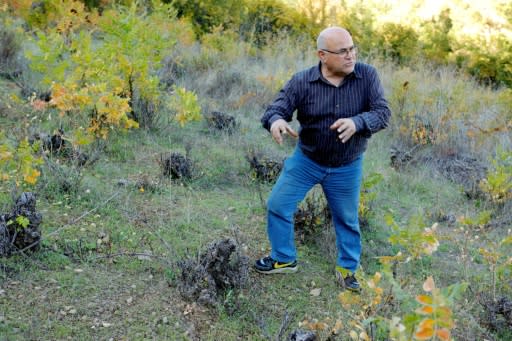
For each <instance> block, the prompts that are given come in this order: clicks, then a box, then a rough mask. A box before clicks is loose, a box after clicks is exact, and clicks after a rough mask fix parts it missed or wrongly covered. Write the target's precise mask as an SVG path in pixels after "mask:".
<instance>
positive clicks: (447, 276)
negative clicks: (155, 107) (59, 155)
mask: <svg viewBox="0 0 512 341" xmlns="http://www.w3.org/2000/svg"><path fill="white" fill-rule="evenodd" d="M246 62H247V61H246ZM300 62H301V61H297V63H300ZM302 62H304V61H302ZM247 63H248V62H247ZM258 63H263V64H258V65H255V66H253V68H252V69H251V70H250V71H251V72H254V70H258V69H259V68H263V69H265V66H268V65H267V64H269V63H271V60H268V61H263V62H258ZM265 63H267V64H265ZM279 63H281V64H282V63H284V62H283V61H282V60H281V59H279ZM241 64H243V63H241ZM281 64H280V65H281ZM237 67H238V68H241V66H240V65H238V64H237ZM267 69H268V68H267ZM212 72H215V70H212ZM404 72H405V74H406V75H407V74H408V72H411V71H410V70H406V71H404ZM384 73H386V74H388V75H389V74H392V72H391V71H389V70H388V69H387V68H384ZM418 77H420V76H418ZM391 78H392V77H391V76H390V77H388V81H387V82H389V79H391ZM182 81H183V82H185V81H186V82H189V83H191V84H190V85H192V86H194V84H195V82H197V83H198V84H199V83H200V81H201V79H200V78H197V79H196V78H193V77H191V79H187V80H182ZM252 81H253V83H250V84H251V86H254V87H255V88H257V87H258V86H257V84H256V82H255V81H254V80H252ZM427 81H431V82H432V79H429V80H427ZM197 87H198V88H200V87H199V85H197ZM388 90H390V89H388ZM12 91H14V90H13V89H12V88H11V87H10V86H9V83H7V82H5V81H3V80H1V81H0V92H1V95H2V98H4V97H5V98H8V96H9V94H10V93H11V92H12ZM265 91H268V89H267V90H265ZM468 91H469V90H468ZM265 94H266V92H265ZM467 96H468V97H470V95H467ZM260 100H261V99H260V98H258V97H256V98H255V100H254V102H252V103H250V104H248V106H247V107H242V108H240V109H238V110H237V111H235V112H230V114H234V115H235V116H236V117H237V119H238V120H239V121H240V122H241V126H240V129H239V131H237V132H235V133H234V134H232V135H229V134H225V133H212V132H210V131H209V130H208V129H207V127H206V126H205V122H198V123H192V124H189V125H187V126H185V127H184V128H180V127H179V126H177V125H175V124H172V125H170V126H165V127H161V129H158V130H151V131H148V130H134V131H130V132H128V133H119V134H117V133H116V134H112V135H111V137H110V138H109V139H108V140H107V141H105V142H104V146H103V147H101V148H100V147H99V146H95V147H92V146H91V147H89V148H90V149H87V148H86V149H85V151H86V152H90V153H95V152H96V153H98V156H99V159H98V160H97V161H96V162H95V163H93V164H92V165H90V166H88V167H86V168H84V169H83V170H82V173H80V178H79V179H78V180H80V181H77V182H76V186H75V187H73V188H72V189H73V190H72V191H70V192H65V191H60V190H58V187H56V184H58V183H59V181H62V178H63V176H62V175H59V174H56V173H54V172H51V171H49V170H48V169H47V168H45V167H46V166H43V175H42V176H41V179H40V181H41V187H38V188H37V190H38V191H39V192H38V194H39V196H38V203H37V208H38V210H39V211H40V212H41V213H42V214H43V217H44V219H43V224H42V233H43V238H44V239H43V242H42V247H41V250H39V251H38V252H36V253H33V254H32V253H28V254H26V255H25V256H23V255H16V256H13V257H10V258H3V259H2V267H1V268H0V269H1V270H0V289H1V291H0V306H1V307H2V310H1V311H0V339H2V340H3V339H5V340H26V339H36V340H39V339H41V340H68V339H72V340H91V339H93V340H109V339H111V338H113V339H115V340H196V339H201V340H268V339H275V338H276V336H277V334H278V332H279V330H280V328H281V325H282V323H283V319H284V317H285V315H286V314H289V316H290V317H291V320H290V323H289V326H288V328H287V329H286V333H285V335H287V334H288V333H289V332H290V331H292V330H294V329H297V328H299V327H300V326H301V325H300V322H302V321H304V320H308V321H310V322H311V321H319V322H325V323H327V324H328V326H329V328H332V327H333V326H334V324H335V322H336V320H340V321H341V322H342V323H343V327H342V329H341V334H340V335H338V336H337V337H336V339H339V340H346V339H347V338H348V336H347V335H348V333H349V332H350V331H351V330H354V329H356V330H357V327H354V326H353V325H352V324H351V323H352V322H353V321H356V322H357V323H361V321H362V318H361V317H360V314H361V313H362V312H364V311H367V310H368V304H369V302H370V301H371V299H372V298H373V295H374V293H373V291H372V290H371V288H370V287H369V286H368V284H367V281H368V280H369V279H371V278H372V276H373V275H374V273H375V272H378V271H380V272H383V268H382V265H381V264H380V262H379V260H378V257H381V256H393V255H395V254H396V253H397V252H399V251H402V252H403V251H404V250H401V248H400V247H399V246H397V245H391V244H390V242H389V237H390V235H391V233H392V231H391V229H390V227H389V226H387V224H386V222H385V215H386V214H392V215H393V217H394V219H395V220H396V222H397V223H398V224H399V225H400V226H401V227H404V228H407V224H408V221H409V218H410V217H411V216H415V215H421V216H422V217H423V218H424V220H425V222H426V225H427V226H431V225H432V224H433V223H435V222H439V227H438V232H439V241H440V244H441V245H440V246H439V249H438V250H437V251H436V252H434V253H433V254H432V255H431V256H424V257H423V258H421V259H418V260H411V261H409V262H404V263H401V264H400V265H399V266H398V267H397V271H396V272H397V274H396V279H395V280H396V282H397V283H399V285H400V289H399V290H398V289H397V288H394V289H393V290H395V291H394V292H393V295H394V301H393V302H392V303H389V304H383V305H382V306H381V308H380V309H381V310H380V313H381V314H382V315H383V316H384V317H386V318H391V317H392V316H400V317H403V316H404V315H405V314H407V313H411V312H413V311H414V310H415V309H416V308H417V304H416V303H415V300H414V297H415V296H416V295H418V294H421V293H423V290H422V284H423V282H424V281H425V279H426V278H427V277H428V276H433V277H434V278H435V281H436V284H437V285H438V286H439V287H446V286H448V285H451V284H454V283H460V282H462V281H464V280H468V281H469V282H470V284H471V287H472V289H473V290H474V291H477V292H483V293H486V292H488V291H489V288H490V286H491V281H490V273H489V270H488V268H489V267H488V264H486V263H485V259H483V257H482V256H481V254H480V253H479V251H478V247H479V246H481V245H485V241H482V239H480V241H479V243H480V244H478V243H477V242H475V243H473V244H471V245H470V250H469V252H468V253H469V255H470V257H472V258H473V259H472V260H471V261H469V262H468V266H469V269H468V270H469V272H468V277H467V278H465V277H464V271H463V270H464V268H463V267H464V264H462V263H461V259H460V256H461V251H460V247H461V243H462V240H463V238H462V237H461V235H460V230H459V229H458V227H459V225H458V223H456V222H455V223H448V222H441V221H439V220H440V217H442V216H445V215H453V216H455V217H460V216H463V215H465V216H468V215H469V216H473V215H475V214H476V213H477V212H478V211H479V207H477V205H476V202H475V201H471V200H468V198H467V197H465V195H464V194H463V193H462V191H461V188H460V186H458V185H457V184H453V183H450V182H449V181H448V180H446V179H444V178H441V177H439V176H436V173H435V172H433V171H432V170H431V169H429V167H428V166H425V165H421V164H420V165H416V166H410V167H406V168H405V169H404V170H403V171H400V172H397V171H396V170H394V169H393V168H391V166H390V163H389V148H390V146H391V145H392V144H393V143H394V142H396V140H395V139H396V136H395V135H394V133H395V132H396V128H397V127H394V126H393V127H391V128H392V129H391V128H390V129H389V131H386V132H382V133H379V134H377V135H376V136H374V137H372V139H371V140H370V147H369V149H368V151H367V152H366V154H365V161H364V174H365V175H369V174H372V173H379V174H382V176H383V181H381V182H380V183H379V184H377V185H376V186H375V187H374V188H373V189H372V191H374V192H376V193H377V196H376V198H375V200H374V201H373V202H371V207H372V215H371V218H370V220H369V226H367V227H365V228H363V230H362V233H363V256H362V262H361V266H362V268H361V272H360V273H359V274H358V276H359V278H360V280H361V282H362V284H363V288H364V290H363V293H362V294H361V295H360V296H353V297H352V296H350V295H351V294H350V295H349V298H350V299H352V300H353V303H352V304H351V305H350V306H344V305H343V304H342V303H341V302H340V301H339V299H338V298H339V297H338V295H339V294H340V291H339V288H337V286H336V284H335V277H334V259H335V250H334V246H333V245H334V234H333V231H332V230H328V228H327V226H326V228H325V229H324V230H323V231H321V232H320V233H318V235H315V236H314V238H312V241H311V242H308V243H306V244H304V245H301V244H299V245H298V255H299V266H300V271H299V272H298V273H296V274H293V275H276V276H265V275H261V274H258V273H256V272H254V271H251V272H250V276H249V283H248V284H247V286H246V287H245V288H243V289H242V290H240V291H236V290H235V291H228V292H227V293H224V296H223V297H222V299H221V300H220V301H221V304H220V305H219V306H218V307H202V306H200V305H197V304H195V303H194V302H188V301H185V300H184V299H183V298H182V297H181V296H180V293H179V290H178V283H179V280H180V276H181V273H180V271H179V268H178V267H177V266H176V264H177V262H178V261H180V260H182V259H185V258H187V257H192V258H194V257H197V256H198V255H199V254H201V252H203V251H204V249H205V247H206V245H208V244H209V243H210V242H212V241H216V240H219V239H222V238H226V237H232V238H235V239H236V240H237V241H239V242H240V243H241V245H242V248H243V250H244V251H243V252H244V253H245V254H246V255H247V256H248V257H249V258H250V259H251V263H252V261H254V260H255V259H256V258H258V257H261V256H263V255H265V254H267V253H268V252H269V251H270V250H269V243H268V240H267V236H266V217H265V214H266V212H265V208H264V204H265V200H266V198H267V197H268V195H269V193H270V190H271V185H269V184H259V185H258V184H257V183H256V182H255V180H254V179H252V178H251V176H250V169H249V164H248V162H247V160H246V159H245V156H246V153H247V152H248V151H249V150H251V149H255V150H256V151H261V152H265V153H268V154H270V155H272V156H274V157H283V158H284V157H285V156H286V155H288V154H289V153H290V151H291V150H292V148H293V141H288V142H287V143H286V144H285V145H284V146H277V145H275V144H274V143H273V142H272V140H271V138H270V136H269V134H268V133H267V132H266V131H265V130H264V129H262V128H261V125H260V122H259V115H260V112H259V111H260V110H262V108H263V107H264V103H262V102H259V101H260ZM266 100H268V99H267V98H265V101H266ZM204 101H205V102H208V103H210V104H211V107H216V106H217V105H218V103H219V102H221V100H220V99H214V98H206V99H204ZM261 101H263V100H261ZM11 114H12V113H10V114H9V115H5V116H0V123H2V128H3V127H6V128H10V127H13V126H17V121H16V116H14V115H11ZM47 116H48V115H41V117H42V118H43V117H47ZM55 125H56V123H55V121H53V120H52V121H51V122H48V121H45V120H44V119H43V121H42V122H41V123H39V122H35V123H33V126H32V127H31V128H33V129H34V130H37V129H44V130H45V131H48V130H49V129H53V128H54V126H55ZM16 134H21V132H20V130H15V131H14V132H13V136H19V135H16ZM189 147H190V155H189V156H190V158H191V159H192V160H193V164H194V169H195V172H194V176H193V178H192V179H191V180H188V181H171V180H169V179H164V178H163V177H162V176H161V169H160V166H159V164H158V162H157V160H158V159H159V155H160V154H161V153H169V152H180V153H183V154H185V153H186V150H187V148H189ZM54 161H55V162H57V160H54ZM58 162H60V163H65V162H66V161H65V160H59V161H58ZM64 177H65V175H64ZM120 180H122V181H121V182H122V183H123V184H120ZM141 180H145V181H146V182H147V183H151V184H152V186H151V188H149V187H148V188H145V189H144V191H141V186H140V183H141V182H140V181H141ZM0 189H1V190H0V208H2V211H1V212H0V213H3V212H6V211H8V210H9V209H10V207H11V205H12V202H11V198H10V195H9V194H8V193H9V191H8V190H9V186H8V185H6V184H4V183H2V184H0ZM484 204H485V205H484V206H488V205H490V204H489V203H484ZM498 218H499V216H498V217H497V219H498ZM489 229H492V227H489ZM506 229H507V226H504V227H500V228H496V229H494V230H493V231H485V230H482V232H481V233H482V234H486V235H488V236H489V238H492V239H491V240H494V241H497V240H500V238H503V237H504V236H505V235H506V233H507V232H506ZM471 233H476V232H475V231H472V232H471ZM479 233H480V232H479ZM383 287H385V288H386V290H389V289H390V288H391V283H390V279H386V278H385V279H383ZM498 288H499V290H500V291H499V292H500V294H501V295H509V296H508V297H510V294H511V289H510V287H509V285H507V284H506V283H503V280H502V282H500V283H499V286H498ZM312 289H321V293H320V295H319V296H314V295H312V294H311V290H312ZM386 292H387V291H386ZM463 299H464V300H467V302H469V303H468V304H469V305H470V306H469V308H467V305H466V306H465V305H464V304H462V302H464V301H463V300H460V301H458V302H457V304H454V305H453V309H454V313H455V315H456V316H457V317H458V318H460V320H461V322H460V327H459V325H457V327H456V328H455V331H454V334H455V335H457V336H459V337H462V336H464V335H474V336H475V337H476V338H477V339H478V338H480V339H483V338H484V337H485V338H489V339H492V338H495V339H503V340H506V339H507V337H508V335H507V332H506V331H499V332H498V333H493V332H492V331H489V330H486V329H485V326H482V325H481V324H480V321H481V315H482V312H481V310H482V307H481V306H479V304H478V302H477V301H476V300H475V297H474V295H472V293H471V292H467V293H466V295H465V296H464V297H463ZM357 323H356V324H357ZM302 328H305V327H304V326H302ZM380 333H381V335H383V333H385V331H380ZM327 334H328V332H327V331H324V332H321V333H320V338H321V339H322V340H324V339H326V337H327Z"/></svg>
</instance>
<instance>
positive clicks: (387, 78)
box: [0, 8, 512, 340]
mask: <svg viewBox="0 0 512 341" xmlns="http://www.w3.org/2000/svg"><path fill="white" fill-rule="evenodd" d="M162 11H163V12H159V11H158V10H155V12H154V13H152V14H151V15H148V16H147V17H139V16H138V15H139V14H138V13H137V12H136V11H133V12H130V11H129V10H126V11H125V12H122V11H121V12H120V13H117V12H116V13H114V12H112V13H104V14H103V19H105V18H109V20H105V21H102V20H103V19H101V18H100V19H98V22H96V23H94V24H95V25H97V26H95V27H96V28H95V30H93V31H91V32H93V34H91V35H90V36H88V34H89V33H83V32H86V30H83V31H82V29H81V28H77V29H76V31H73V30H71V31H70V32H69V35H68V36H67V38H68V39H69V40H70V41H72V43H69V42H67V41H65V39H64V40H59V41H61V42H62V44H61V45H51V44H50V45H48V46H45V45H44V44H41V41H43V40H44V39H48V40H47V41H46V42H47V43H48V42H55V41H57V40H58V39H63V38H59V37H56V36H52V35H51V34H50V33H48V34H47V36H43V35H41V36H40V37H39V38H38V39H34V40H29V39H28V38H27V40H26V41H24V42H23V44H20V45H19V46H18V47H17V48H18V49H19V51H18V53H21V52H20V51H22V50H23V51H26V50H28V51H32V52H33V55H34V56H35V57H32V58H33V59H32V61H31V62H29V61H27V60H26V59H23V58H20V60H22V61H23V63H22V64H23V67H20V69H21V70H22V71H21V73H20V74H13V73H11V72H2V77H1V78H0V137H1V140H0V169H1V171H2V174H1V176H0V179H1V181H0V217H2V219H0V228H3V229H4V230H6V229H7V228H12V226H16V228H15V229H14V231H15V234H16V235H15V236H13V235H10V237H11V238H12V240H18V239H16V236H18V235H22V234H23V233H25V235H27V234H26V231H27V230H26V229H27V228H29V229H30V228H36V227H37V229H38V232H39V233H40V240H39V241H40V242H39V243H36V244H37V248H35V249H34V248H32V246H34V245H32V242H31V241H30V240H29V241H27V240H26V239H25V240H24V241H23V242H24V244H22V246H20V245H21V244H16V245H10V244H14V243H10V240H11V239H10V240H9V243H8V244H9V245H7V246H6V244H5V240H6V239H5V238H4V239H0V251H1V252H0V257H1V258H0V259H1V262H0V305H1V306H2V309H1V310H0V339H2V340H288V339H290V336H289V335H290V333H292V332H294V331H297V330H302V331H312V332H315V333H316V335H317V339H319V340H411V339H415V340H416V339H418V340H419V339H424V340H427V339H429V340H430V339H432V340H434V339H435V340H448V339H454V340H484V339H486V340H509V339H510V338H511V337H512V310H511V306H512V281H511V278H512V259H511V258H510V255H511V251H512V232H511V229H512V214H511V212H512V200H511V199H512V177H511V174H512V160H511V159H512V150H511V145H512V143H511V142H512V141H511V135H510V128H511V126H510V122H511V120H510V118H511V112H510V107H511V106H510V104H511V103H512V98H511V92H510V89H506V88H499V87H488V86H484V85H482V84H480V83H479V82H478V81H476V80H475V79H473V78H470V77H468V76H467V75H464V74H463V73H462V72H461V71H460V70H456V69H455V68H453V67H450V66H444V67H441V66H435V65H430V64H428V63H424V64H417V65H413V66H405V65H397V64H396V63H393V62H392V61H390V60H388V59H386V58H380V57H372V54H368V55H361V56H360V57H359V58H360V60H361V61H364V62H368V63H370V64H372V65H375V66H376V67H377V69H378V71H379V73H380V77H381V80H382V82H383V84H384V87H385V91H386V96H387V98H388V100H389V102H390V106H391V108H392V111H393V117H392V121H391V125H390V127H389V128H388V129H387V130H385V131H383V132H381V133H379V134H377V135H375V136H373V137H372V138H371V140H370V145H369V149H368V151H367V152H366V153H365V160H364V181H363V187H364V190H363V193H362V198H363V200H362V204H361V207H360V215H361V217H360V218H361V225H362V232H363V259H362V264H361V266H362V268H361V271H360V273H359V274H358V276H359V278H360V279H361V282H362V285H363V291H362V293H361V294H360V295H357V294H352V293H349V292H340V289H339V288H338V287H337V286H336V283H335V277H334V272H333V271H334V259H335V249H334V234H333V231H332V226H331V223H330V221H329V219H326V216H325V214H324V212H325V210H324V209H325V200H324V199H323V196H322V194H321V191H320V190H319V189H317V188H315V189H314V190H313V191H312V192H310V194H309V196H308V198H307V199H306V200H305V201H304V202H303V203H302V205H301V208H302V212H303V214H304V216H303V217H304V220H303V223H302V224H300V226H299V224H298V223H297V231H296V232H297V234H296V236H297V243H298V251H299V265H300V270H299V271H298V272H297V273H296V274H293V275H276V276H263V275H260V274H258V273H256V272H255V271H253V270H252V263H253V261H254V260H255V259H256V258H258V257H261V256H262V255H265V254H267V253H268V252H269V251H270V250H269V244H268V241H267V237H266V216H265V215H266V212H265V201H266V198H267V197H268V195H269V193H270V190H271V187H272V179H273V177H274V176H275V175H276V174H277V173H278V167H279V165H280V164H281V163H282V160H283V159H284V158H285V157H286V156H287V155H289V154H290V153H291V151H292V150H293V148H294V147H295V141H294V140H293V139H287V140H286V141H285V143H284V144H283V146H278V145H276V144H275V143H274V142H273V141H272V139H271V138H270V136H269V134H268V132H267V131H266V130H264V129H263V128H262V127H261V124H260V121H259V119H260V117H261V114H262V113H263V111H264V109H265V107H266V106H267V105H268V104H269V103H270V102H271V101H272V99H273V98H274V97H275V95H276V93H277V91H278V90H279V89H280V88H281V87H282V85H283V84H284V82H285V81H286V80H287V79H288V78H289V76H290V75H291V74H293V73H294V72H296V71H298V70H301V69H302V68H304V67H307V66H310V65H314V64H315V63H316V62H317V61H316V56H315V50H314V46H312V44H311V43H310V42H309V41H307V40H306V41H305V40H295V39H292V38H291V37H287V36H285V37H278V38H275V39H274V40H272V41H271V43H269V44H268V45H265V46H260V47H256V46H254V45H251V44H249V43H247V42H245V41H242V40H240V39H239V37H238V36H236V35H235V34H234V33H233V32H231V31H227V32H222V31H218V32H213V33H210V34H207V35H205V36H204V37H203V38H202V40H201V41H196V40H195V39H194V38H193V35H192V34H191V31H190V27H189V26H187V25H186V24H185V23H184V22H181V21H178V19H176V21H173V20H174V19H173V20H171V19H169V18H167V17H165V16H159V15H161V13H167V12H165V8H164V9H162ZM84 13H85V12H84ZM10 19H11V18H7V19H6V18H5V17H3V20H4V21H3V23H5V22H6V21H8V20H10ZM91 20H92V21H94V19H91ZM116 20H119V21H116ZM119 22H122V23H124V24H125V26H122V27H121V25H115V24H113V23H119ZM15 24H16V25H17V26H16V27H23V24H21V23H20V22H15ZM13 25H14V24H13ZM80 25H85V26H84V27H88V26H87V25H89V23H80V24H77V27H78V26H80ZM149 25H153V26H149ZM5 27H7V25H4V26H2V30H3V31H2V32H10V31H9V30H7V29H5ZM12 27H14V26H12ZM148 27H149V28H148ZM121 28H122V29H121ZM151 30H153V31H151ZM159 30H161V31H159ZM87 32H89V31H87ZM148 32H149V33H151V32H161V39H155V41H148V40H149V39H152V38H151V37H153V36H154V35H155V34H149V33H148ZM15 33H16V34H20V32H19V31H16V32H15ZM5 34H6V35H7V33H5ZM113 37H121V38H123V39H121V40H122V41H121V42H118V41H117V40H115V39H114V38H113ZM100 38H101V39H100ZM51 39H55V40H51ZM297 39H298V38H297ZM3 41H4V42H5V41H6V40H3ZM133 41H136V42H139V43H140V44H133ZM141 42H145V44H142V43H141ZM68 43H69V46H68V45H66V44H68ZM102 44H103V45H102ZM13 46H14V45H13ZM98 47H101V48H98ZM150 47H151V48H153V49H150ZM45 48H46V50H45ZM77 51H79V53H77ZM120 51H121V52H122V53H121V52H120ZM155 51H156V52H155ZM159 53H161V54H159ZM120 55H121V56H124V57H125V58H124V59H123V58H121V59H115V58H118V57H119V56H120ZM110 58H112V59H110ZM141 60H143V61H144V62H140V61H141ZM10 61H11V62H12V61H13V60H10ZM114 61H115V62H114ZM147 65H149V67H148V68H146V66H147ZM35 66H37V67H38V68H35ZM1 70H2V71H3V70H5V69H1ZM126 70H132V71H133V70H137V72H132V73H130V72H126V73H124V72H125V71H126ZM98 75H99V76H98ZM122 75H128V76H127V78H126V79H125V78H123V76H122ZM141 75H142V76H141ZM84 79H85V81H84ZM101 84H104V85H101ZM102 86H104V88H102ZM98 89H100V90H98ZM118 89H122V90H118ZM126 91H129V93H130V96H127V95H126ZM101 103H108V104H105V106H104V107H102V106H100V104H101ZM102 110H103V111H102ZM120 113H123V114H126V115H125V116H124V115H121V114H120ZM91 117H92V119H91ZM294 124H295V125H296V122H294ZM137 126H138V128H137ZM251 161H252V162H251ZM255 164H258V165H259V167H260V168H257V167H253V166H254V165H255ZM276 165H277V166H276ZM274 167H276V168H274ZM262 174H264V175H266V176H267V177H266V178H265V179H261V178H260V176H262ZM23 192H31V193H34V194H35V199H36V206H35V212H34V211H33V210H32V209H33V208H34V207H31V208H30V209H29V210H24V211H20V210H19V209H18V208H20V206H19V205H18V206H16V200H17V199H18V198H19V197H20V195H21V194H22V193H23ZM25 198H26V197H25ZM18 204H19V202H18ZM27 206H29V205H27ZM25 208H26V207H25ZM17 209H18V210H17ZM38 214H40V215H41V221H40V224H39V223H38V224H37V226H35V224H36V220H37V219H36V218H31V219H32V220H30V219H28V221H27V220H25V218H27V217H39V216H38ZM9 226H11V227H9ZM0 231H2V230H0ZM3 233H4V236H5V232H3ZM32 237H35V236H34V235H32ZM0 238H1V235H0ZM2 242H3V243H4V244H2ZM4 247H5V248H4ZM226 250H228V251H226ZM229 250H231V251H233V252H232V253H229V252H231V251H229ZM223 252H227V256H226V254H224V253H223ZM225 256H226V257H227V258H226V257H225ZM202 261H204V262H206V263H207V264H210V265H211V267H208V266H206V267H205V265H204V263H201V262H202ZM215 267H220V271H208V270H207V269H212V268H215ZM205 268H206V270H205ZM218 269H219V268H216V270H218ZM219 279H222V280H224V282H220V281H219ZM425 321H426V322H425ZM429 325H430V326H431V327H429ZM429 328H431V329H432V335H429ZM439 330H443V331H449V333H450V334H449V336H448V337H447V336H446V334H443V332H440V333H437V331H439ZM434 331H435V332H436V334H434ZM422 332H423V333H425V335H427V336H424V337H423V338H421V334H422Z"/></svg>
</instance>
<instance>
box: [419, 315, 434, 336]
mask: <svg viewBox="0 0 512 341" xmlns="http://www.w3.org/2000/svg"><path fill="white" fill-rule="evenodd" d="M432 336H434V320H432V319H425V320H423V321H421V323H420V325H419V326H418V330H417V331H416V333H414V338H415V339H416V340H429V339H430V338H432Z"/></svg>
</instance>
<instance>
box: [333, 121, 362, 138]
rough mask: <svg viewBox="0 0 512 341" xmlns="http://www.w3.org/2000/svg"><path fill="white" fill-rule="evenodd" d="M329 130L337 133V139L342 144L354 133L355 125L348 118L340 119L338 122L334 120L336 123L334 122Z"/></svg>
mask: <svg viewBox="0 0 512 341" xmlns="http://www.w3.org/2000/svg"><path fill="white" fill-rule="evenodd" d="M329 128H330V129H331V130H336V131H337V132H338V133H339V135H338V139H339V140H340V141H341V142H342V143H345V142H347V141H348V140H349V139H350V138H351V137H352V135H354V134H355V132H356V124H355V123H354V121H353V120H352V119H350V118H340V119H339V120H336V122H334V123H333V124H332V125H331V126H330V127H329Z"/></svg>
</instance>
